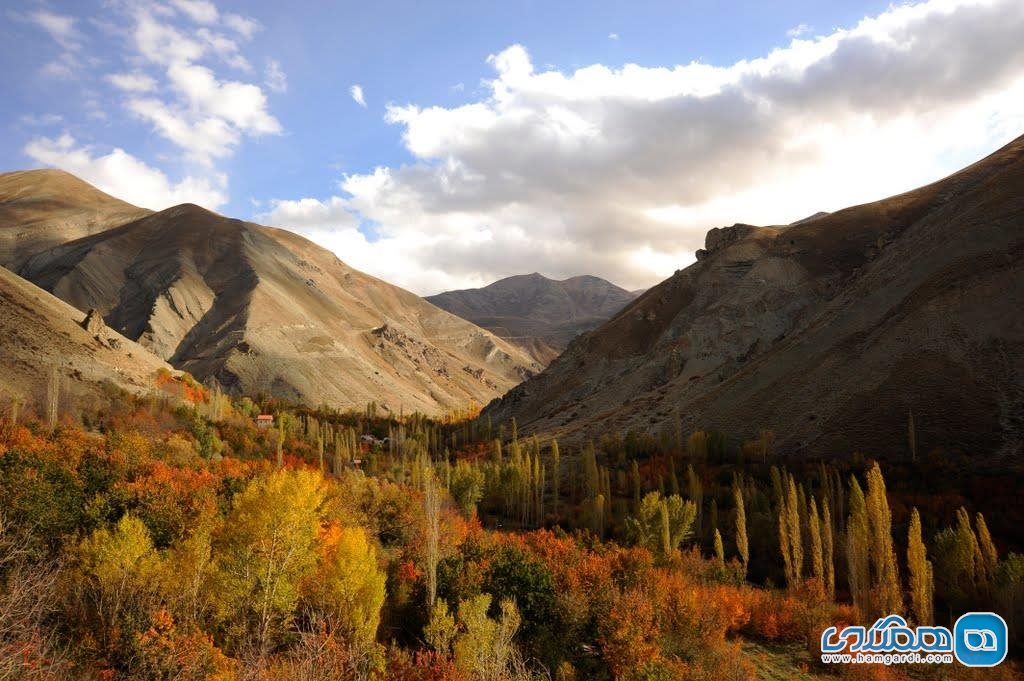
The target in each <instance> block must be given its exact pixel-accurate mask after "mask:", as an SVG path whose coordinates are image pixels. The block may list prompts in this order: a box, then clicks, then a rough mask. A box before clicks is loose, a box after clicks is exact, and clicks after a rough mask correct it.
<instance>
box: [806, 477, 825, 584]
mask: <svg viewBox="0 0 1024 681" xmlns="http://www.w3.org/2000/svg"><path fill="white" fill-rule="evenodd" d="M807 523H808V528H807V529H808V531H809V532H810V535H811V570H812V571H813V574H814V579H815V581H817V582H818V584H820V585H821V587H822V590H824V588H825V558H824V554H823V550H822V539H821V523H820V521H819V519H818V504H817V503H816V502H815V501H814V497H811V504H810V510H809V511H808V514H807Z"/></svg>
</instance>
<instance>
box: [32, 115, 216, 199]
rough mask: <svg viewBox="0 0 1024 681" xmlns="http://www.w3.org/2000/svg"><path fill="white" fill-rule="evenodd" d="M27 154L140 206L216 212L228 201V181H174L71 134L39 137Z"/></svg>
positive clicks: (125, 154) (117, 151) (124, 154)
mask: <svg viewBox="0 0 1024 681" xmlns="http://www.w3.org/2000/svg"><path fill="white" fill-rule="evenodd" d="M24 151H25V154H27V155H28V156H29V157H30V158H32V159H34V160H35V161H37V162H38V163H40V164H43V165H47V166H53V167H56V168H61V169H62V170H66V171H68V172H70V173H73V174H74V175H77V176H78V177H80V178H82V179H83V180H85V181H86V182H89V183H90V184H93V185H95V186H97V187H99V188H100V189H102V190H103V191H105V192H107V193H108V194H111V195H113V196H116V197H118V198H121V199H124V200H125V201H128V202H129V203H134V204H135V205H137V206H142V207H144V208H151V209H153V210H161V209H164V208H168V207H170V206H174V205H177V204H179V203H185V202H191V203H196V204H200V205H203V206H206V207H207V208H212V209H216V208H217V207H219V206H221V205H223V204H224V203H226V202H227V195H226V189H227V179H226V178H225V177H224V176H223V175H219V176H215V177H214V178H212V179H211V178H197V177H193V176H186V177H185V178H183V179H182V180H180V181H179V182H172V181H171V180H170V179H168V177H167V176H166V175H165V174H164V173H163V172H162V171H160V170H158V169H156V168H153V167H152V166H149V165H147V164H146V163H144V162H142V161H141V160H139V159H138V158H136V157H134V156H132V155H131V154H129V153H128V152H126V151H124V150H123V149H120V148H115V149H113V150H112V151H110V152H109V153H106V154H96V153H94V152H93V150H92V149H90V148H89V147H88V146H82V145H80V144H78V143H77V142H76V141H75V139H74V138H73V137H71V135H68V134H67V133H65V134H63V135H61V136H60V137H58V138H56V139H51V138H48V137H36V138H35V139H33V140H32V141H31V142H29V143H28V144H27V145H26V146H25V149H24Z"/></svg>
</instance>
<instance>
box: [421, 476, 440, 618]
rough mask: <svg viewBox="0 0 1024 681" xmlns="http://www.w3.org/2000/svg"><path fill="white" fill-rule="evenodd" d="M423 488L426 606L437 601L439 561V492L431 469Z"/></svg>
mask: <svg viewBox="0 0 1024 681" xmlns="http://www.w3.org/2000/svg"><path fill="white" fill-rule="evenodd" d="M426 472H427V475H426V478H425V479H424V488H423V517H424V519H425V521H426V538H425V542H424V543H425V546H426V549H425V560H426V566H425V567H426V570H425V571H426V573H427V605H428V606H432V605H433V604H434V601H435V600H437V562H438V560H440V550H439V544H440V527H439V524H440V519H441V491H440V490H439V489H438V486H437V481H436V480H435V479H434V472H433V469H430V468H428V469H427V471H426Z"/></svg>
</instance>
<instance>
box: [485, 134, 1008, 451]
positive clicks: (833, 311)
mask: <svg viewBox="0 0 1024 681" xmlns="http://www.w3.org/2000/svg"><path fill="white" fill-rule="evenodd" d="M1022 256H1024V138H1018V139H1017V140H1015V141H1014V142H1012V143H1011V144H1009V145H1008V146H1006V147H1004V148H1003V149H1001V150H1000V151H998V152H996V153H995V154H993V155H991V156H990V157H988V158H986V159H983V160H982V161H979V162H978V163H976V164H974V165H972V166H970V167H968V168H966V169H965V170H963V171H961V172H959V173H957V174H955V175H952V176H950V177H949V178H946V179H944V180H941V181H939V182H937V183H935V184H932V185H929V186H926V187H923V188H921V189H918V190H915V191H912V192H908V193H906V194H902V195H899V196H895V197H892V198H889V199H885V200H883V201H879V202H876V203H871V204H865V205H862V206H856V207H853V208H849V209H846V210H842V211H838V212H836V213H832V214H827V215H822V216H818V217H813V218H811V219H808V220H805V221H800V222H798V223H795V224H793V225H788V226H781V227H751V226H747V225H734V226H733V227H728V228H724V229H713V230H711V231H710V232H709V233H708V236H707V243H706V248H705V249H703V250H702V251H699V252H698V262H696V263H694V264H693V265H691V266H690V267H687V268H686V269H685V270H681V271H679V272H676V274H675V275H673V276H672V277H671V278H669V279H667V280H666V281H664V282H662V283H661V284H659V285H658V286H656V287H654V288H653V289H651V290H649V291H648V292H647V293H645V294H644V295H642V296H641V297H640V298H639V299H638V300H637V301H636V302H634V303H633V304H632V305H630V306H629V307H627V308H626V309H625V310H623V311H622V312H621V313H620V314H618V315H617V316H616V317H614V318H613V319H612V320H610V321H609V322H608V323H606V324H604V325H603V326H601V327H600V328H598V329H597V330H595V331H593V332H591V333H589V334H587V335H585V336H582V337H581V338H579V339H577V340H576V341H575V342H573V343H572V344H571V346H570V347H569V349H568V350H567V351H566V352H565V353H564V354H563V355H562V356H560V357H559V358H558V359H557V360H555V362H553V363H552V365H551V366H550V367H549V368H548V369H547V370H546V371H544V372H543V373H542V374H540V375H539V376H537V377H535V378H534V379H532V380H530V381H527V382H526V383H524V384H523V385H521V386H519V387H517V388H515V389H514V390H513V391H511V392H510V393H509V394H508V395H506V396H505V397H504V398H503V399H502V400H501V401H500V402H496V403H494V404H492V405H491V406H490V407H489V409H488V412H489V413H490V415H491V416H492V417H494V418H496V419H504V418H509V417H512V416H515V417H517V418H518V420H519V424H520V427H521V428H523V430H525V431H527V432H529V431H533V432H537V431H540V432H546V433H552V434H554V433H560V434H562V435H563V437H564V436H568V437H569V438H570V439H572V438H575V439H580V438H582V437H586V436H590V435H594V434H596V433H598V432H600V431H602V430H608V429H620V430H623V431H624V430H628V429H637V430H658V429H662V428H674V423H675V420H676V418H677V417H678V418H679V419H680V421H681V422H682V425H683V427H684V429H696V428H708V429H719V430H721V431H723V432H725V433H726V434H728V435H730V436H733V437H734V438H747V437H753V436H756V434H757V433H758V432H759V431H760V430H761V429H768V430H771V431H773V432H774V433H775V434H776V436H777V438H778V440H777V442H778V446H780V447H781V448H782V449H784V450H785V451H789V452H794V453H803V454H807V455H829V454H833V453H834V454H849V453H851V452H853V451H861V452H865V453H868V454H872V455H890V456H906V455H907V454H908V445H907V441H908V435H907V433H908V421H909V414H910V412H911V411H913V414H914V421H915V424H916V433H917V441H918V449H919V451H922V452H927V451H929V450H931V449H935V448H948V449H955V450H960V451H964V452H970V453H972V454H975V455H977V456H978V457H979V462H980V461H981V460H982V459H985V460H987V461H989V462H992V463H996V462H997V461H998V462H999V463H1002V464H1005V463H1007V462H1015V463H1020V455H1021V454H1022V452H1021V447H1022V444H1021V443H1022V441H1024V259H1022Z"/></svg>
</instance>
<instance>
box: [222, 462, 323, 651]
mask: <svg viewBox="0 0 1024 681" xmlns="http://www.w3.org/2000/svg"><path fill="white" fill-rule="evenodd" d="M322 483H323V480H322V478H321V477H320V475H319V474H318V473H315V472H312V471H308V470H295V471H290V470H285V471H276V472H274V473H271V474H270V475H268V476H267V477H265V478H256V479H255V480H254V481H253V482H251V483H249V485H248V486H247V487H246V488H245V489H244V490H242V491H241V492H239V493H238V494H237V495H236V496H235V499H234V503H233V507H232V509H231V513H230V514H229V515H228V518H227V520H226V521H225V524H224V527H223V528H222V529H221V531H220V532H219V533H218V537H217V540H216V543H215V551H214V554H215V564H216V568H215V576H214V580H215V585H214V587H213V588H212V589H211V594H213V595H214V598H215V600H216V607H217V611H218V615H219V620H220V622H221V623H222V626H223V627H224V629H225V633H226V634H227V635H228V637H229V638H230V639H231V640H232V641H233V642H234V643H235V645H236V647H251V648H252V649H253V650H254V651H255V652H257V653H260V654H265V653H266V652H267V651H268V650H269V649H270V648H271V646H272V645H273V644H274V643H275V642H276V641H277V640H279V638H280V636H281V635H282V634H283V633H284V631H285V630H286V629H287V627H288V625H289V623H290V622H291V620H292V618H293V615H294V610H295V605H296V603H297V602H298V599H299V594H300V586H301V584H302V582H303V580H304V579H305V578H306V576H307V575H308V574H309V573H310V572H311V571H312V570H313V569H314V568H315V566H316V562H317V550H316V544H317V537H318V534H319V512H320V507H321V504H322V503H323V499H324V488H323V484H322Z"/></svg>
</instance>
